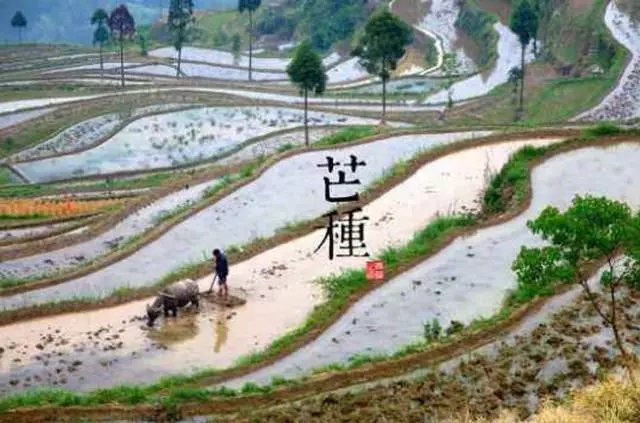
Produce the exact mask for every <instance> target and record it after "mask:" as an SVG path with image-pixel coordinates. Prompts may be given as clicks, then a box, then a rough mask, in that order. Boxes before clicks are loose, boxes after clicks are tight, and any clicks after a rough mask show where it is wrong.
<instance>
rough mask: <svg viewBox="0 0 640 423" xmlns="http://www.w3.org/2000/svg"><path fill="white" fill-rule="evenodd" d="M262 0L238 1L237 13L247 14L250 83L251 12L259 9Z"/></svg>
mask: <svg viewBox="0 0 640 423" xmlns="http://www.w3.org/2000/svg"><path fill="white" fill-rule="evenodd" d="M261 3H262V0H238V12H240V13H243V12H244V11H245V10H246V11H248V12H249V81H251V65H252V63H251V62H252V57H253V12H255V11H256V9H258V8H259V7H260V4H261Z"/></svg>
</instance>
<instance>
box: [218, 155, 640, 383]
mask: <svg viewBox="0 0 640 423" xmlns="http://www.w3.org/2000/svg"><path fill="white" fill-rule="evenodd" d="M638 160H640V147H639V146H638V145H636V144H631V143H629V144H624V145H621V146H616V147H611V148H607V149H598V148H585V149H582V150H579V151H577V152H572V153H567V154H563V155H560V156H557V157H555V158H553V159H551V160H549V161H548V162H546V163H545V164H543V165H542V166H540V167H538V168H536V169H535V171H534V172H533V175H532V183H533V193H534V197H533V200H532V204H531V207H530V208H529V210H527V211H526V212H525V213H524V214H523V215H521V216H520V217H518V218H516V219H513V220H511V221H509V222H508V223H505V224H503V225H500V226H497V227H493V228H488V229H485V230H482V231H479V232H477V233H476V234H474V235H472V236H469V237H467V238H465V239H458V240H456V241H455V242H454V243H453V244H452V245H450V246H449V247H447V248H446V249H445V250H443V251H442V252H441V253H440V254H437V255H436V256H434V257H432V258H431V259H429V260H427V261H425V262H424V263H422V264H421V265H419V266H417V267H415V268H414V269H412V270H410V271H408V272H406V273H405V274H403V275H401V276H399V277H397V278H395V279H394V280H393V281H390V282H388V283H387V284H386V285H385V286H383V287H382V288H380V289H378V290H377V291H375V292H374V293H373V294H371V295H369V296H367V297H366V298H364V299H362V300H361V301H359V302H358V303H356V304H355V305H354V306H353V307H352V308H351V309H350V310H349V311H348V312H347V313H346V314H345V315H344V316H343V317H342V318H341V319H340V320H339V321H338V322H337V323H335V324H334V325H333V326H332V327H331V328H330V329H329V330H327V331H326V332H324V333H323V334H322V336H321V337H320V338H318V339H317V340H316V341H315V342H313V343H311V344H309V345H308V346H306V347H305V348H303V349H301V350H299V351H297V352H296V353H294V354H292V355H291V356H289V357H287V358H285V359H283V360H281V361H280V362H278V363H276V364H274V365H273V366H269V367H267V368H265V369H263V370H259V371H257V372H255V373H254V374H252V375H248V376H247V377H244V378H239V379H236V380H233V381H230V382H228V383H225V385H228V386H240V385H242V384H243V383H245V382H247V381H253V382H256V383H267V382H269V381H270V379H271V378H272V377H273V376H275V375H280V376H284V377H294V376H299V375H300V374H302V373H305V372H308V371H310V370H311V369H313V368H317V367H320V366H323V365H326V364H329V363H333V362H346V361H347V359H348V358H349V357H351V356H353V355H355V354H358V353H380V352H383V353H384V352H386V353H388V352H393V351H395V350H397V349H398V348H400V347H402V346H404V345H406V344H408V343H410V342H412V341H416V340H420V339H421V337H422V336H423V323H424V322H427V321H431V320H432V319H434V318H436V319H438V320H439V321H440V323H441V324H442V326H443V327H444V328H447V327H448V326H449V322H450V321H451V320H458V321H460V322H462V323H464V324H468V323H470V322H471V321H472V320H473V319H474V318H479V317H489V316H491V315H493V314H494V313H496V312H497V311H498V309H499V307H500V305H501V302H502V300H503V298H504V296H505V294H506V293H507V291H508V290H509V289H512V288H514V287H515V283H516V281H515V277H514V275H513V273H512V271H511V270H510V269H511V265H512V263H513V261H514V260H515V258H516V256H517V254H518V252H519V250H520V247H521V246H522V245H527V246H530V247H535V246H540V245H542V241H541V240H540V239H539V238H537V237H536V236H534V235H532V234H531V232H530V231H529V230H528V229H527V228H526V222H527V220H530V219H533V218H535V217H536V216H537V215H538V214H539V213H540V212H541V211H542V209H543V208H544V207H546V206H547V205H550V204H551V205H555V206H556V207H559V208H560V209H561V210H562V209H566V208H567V207H568V206H569V205H570V203H571V200H572V199H573V197H574V196H575V195H576V194H586V193H590V194H594V195H605V196H607V197H609V198H613V199H617V200H622V201H626V202H629V203H630V204H632V205H633V206H635V207H638V206H640V191H638V190H637V186H638V185H639V184H640V175H638V173H637V172H636V171H635V169H636V167H637V166H636V164H637V162H638ZM584 175H589V178H584Z"/></svg>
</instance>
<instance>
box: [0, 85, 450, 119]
mask: <svg viewBox="0 0 640 423" xmlns="http://www.w3.org/2000/svg"><path fill="white" fill-rule="evenodd" d="M170 91H180V92H185V93H188V92H201V93H202V92H204V93H218V94H229V95H234V96H238V97H244V98H249V99H252V100H267V101H269V100H270V101H281V102H284V103H288V104H302V103H304V98H302V97H300V96H292V95H283V94H274V93H268V92H261V91H248V90H235V89H226V88H207V87H185V88H179V87H173V88H148V89H135V90H126V91H122V92H119V93H106V94H92V95H85V96H77V97H55V98H46V99H30V100H15V101H5V102H1V103H0V114H2V113H5V112H16V111H18V110H23V109H30V108H34V107H45V106H49V105H52V104H61V103H71V102H75V101H84V100H93V99H96V98H101V97H109V96H115V95H129V94H151V93H159V92H170ZM342 103H345V104H362V106H360V105H358V106H353V107H355V108H356V109H361V110H371V109H373V108H376V110H377V109H378V108H379V109H380V110H381V107H382V106H381V105H380V104H381V103H380V102H378V101H374V100H370V99H362V98H348V99H344V98H326V97H318V98H316V97H310V98H309V104H310V105H315V104H327V105H335V106H336V107H338V106H339V105H340V107H344V108H348V107H345V106H341V104H342ZM414 103H415V100H414V101H412V102H408V101H396V102H394V101H391V100H387V107H388V108H389V109H391V108H395V109H397V110H399V111H400V110H401V109H402V110H406V111H419V110H439V109H437V108H434V107H433V106H420V105H416V104H414ZM372 105H375V106H372Z"/></svg>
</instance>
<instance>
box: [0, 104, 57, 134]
mask: <svg viewBox="0 0 640 423" xmlns="http://www.w3.org/2000/svg"><path fill="white" fill-rule="evenodd" d="M54 110H56V107H49V108H47V109H39V110H31V111H28V112H22V113H14V114H9V115H3V116H0V129H4V128H8V127H9V126H13V125H17V124H19V123H22V122H26V121H28V120H30V119H35V118H37V117H40V116H43V115H46V114H47V113H49V112H53V111H54Z"/></svg>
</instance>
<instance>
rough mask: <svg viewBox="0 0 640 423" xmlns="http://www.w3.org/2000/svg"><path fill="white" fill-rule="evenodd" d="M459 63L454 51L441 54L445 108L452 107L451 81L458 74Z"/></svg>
mask: <svg viewBox="0 0 640 423" xmlns="http://www.w3.org/2000/svg"><path fill="white" fill-rule="evenodd" d="M460 65H461V63H460V62H459V61H458V55H457V54H456V52H455V51H451V52H448V53H445V54H443V55H442V71H443V72H444V75H445V77H446V78H447V79H446V83H445V89H446V90H447V108H449V109H451V108H452V107H453V82H454V79H455V77H456V76H457V75H458V73H459V71H458V69H459V68H460Z"/></svg>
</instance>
